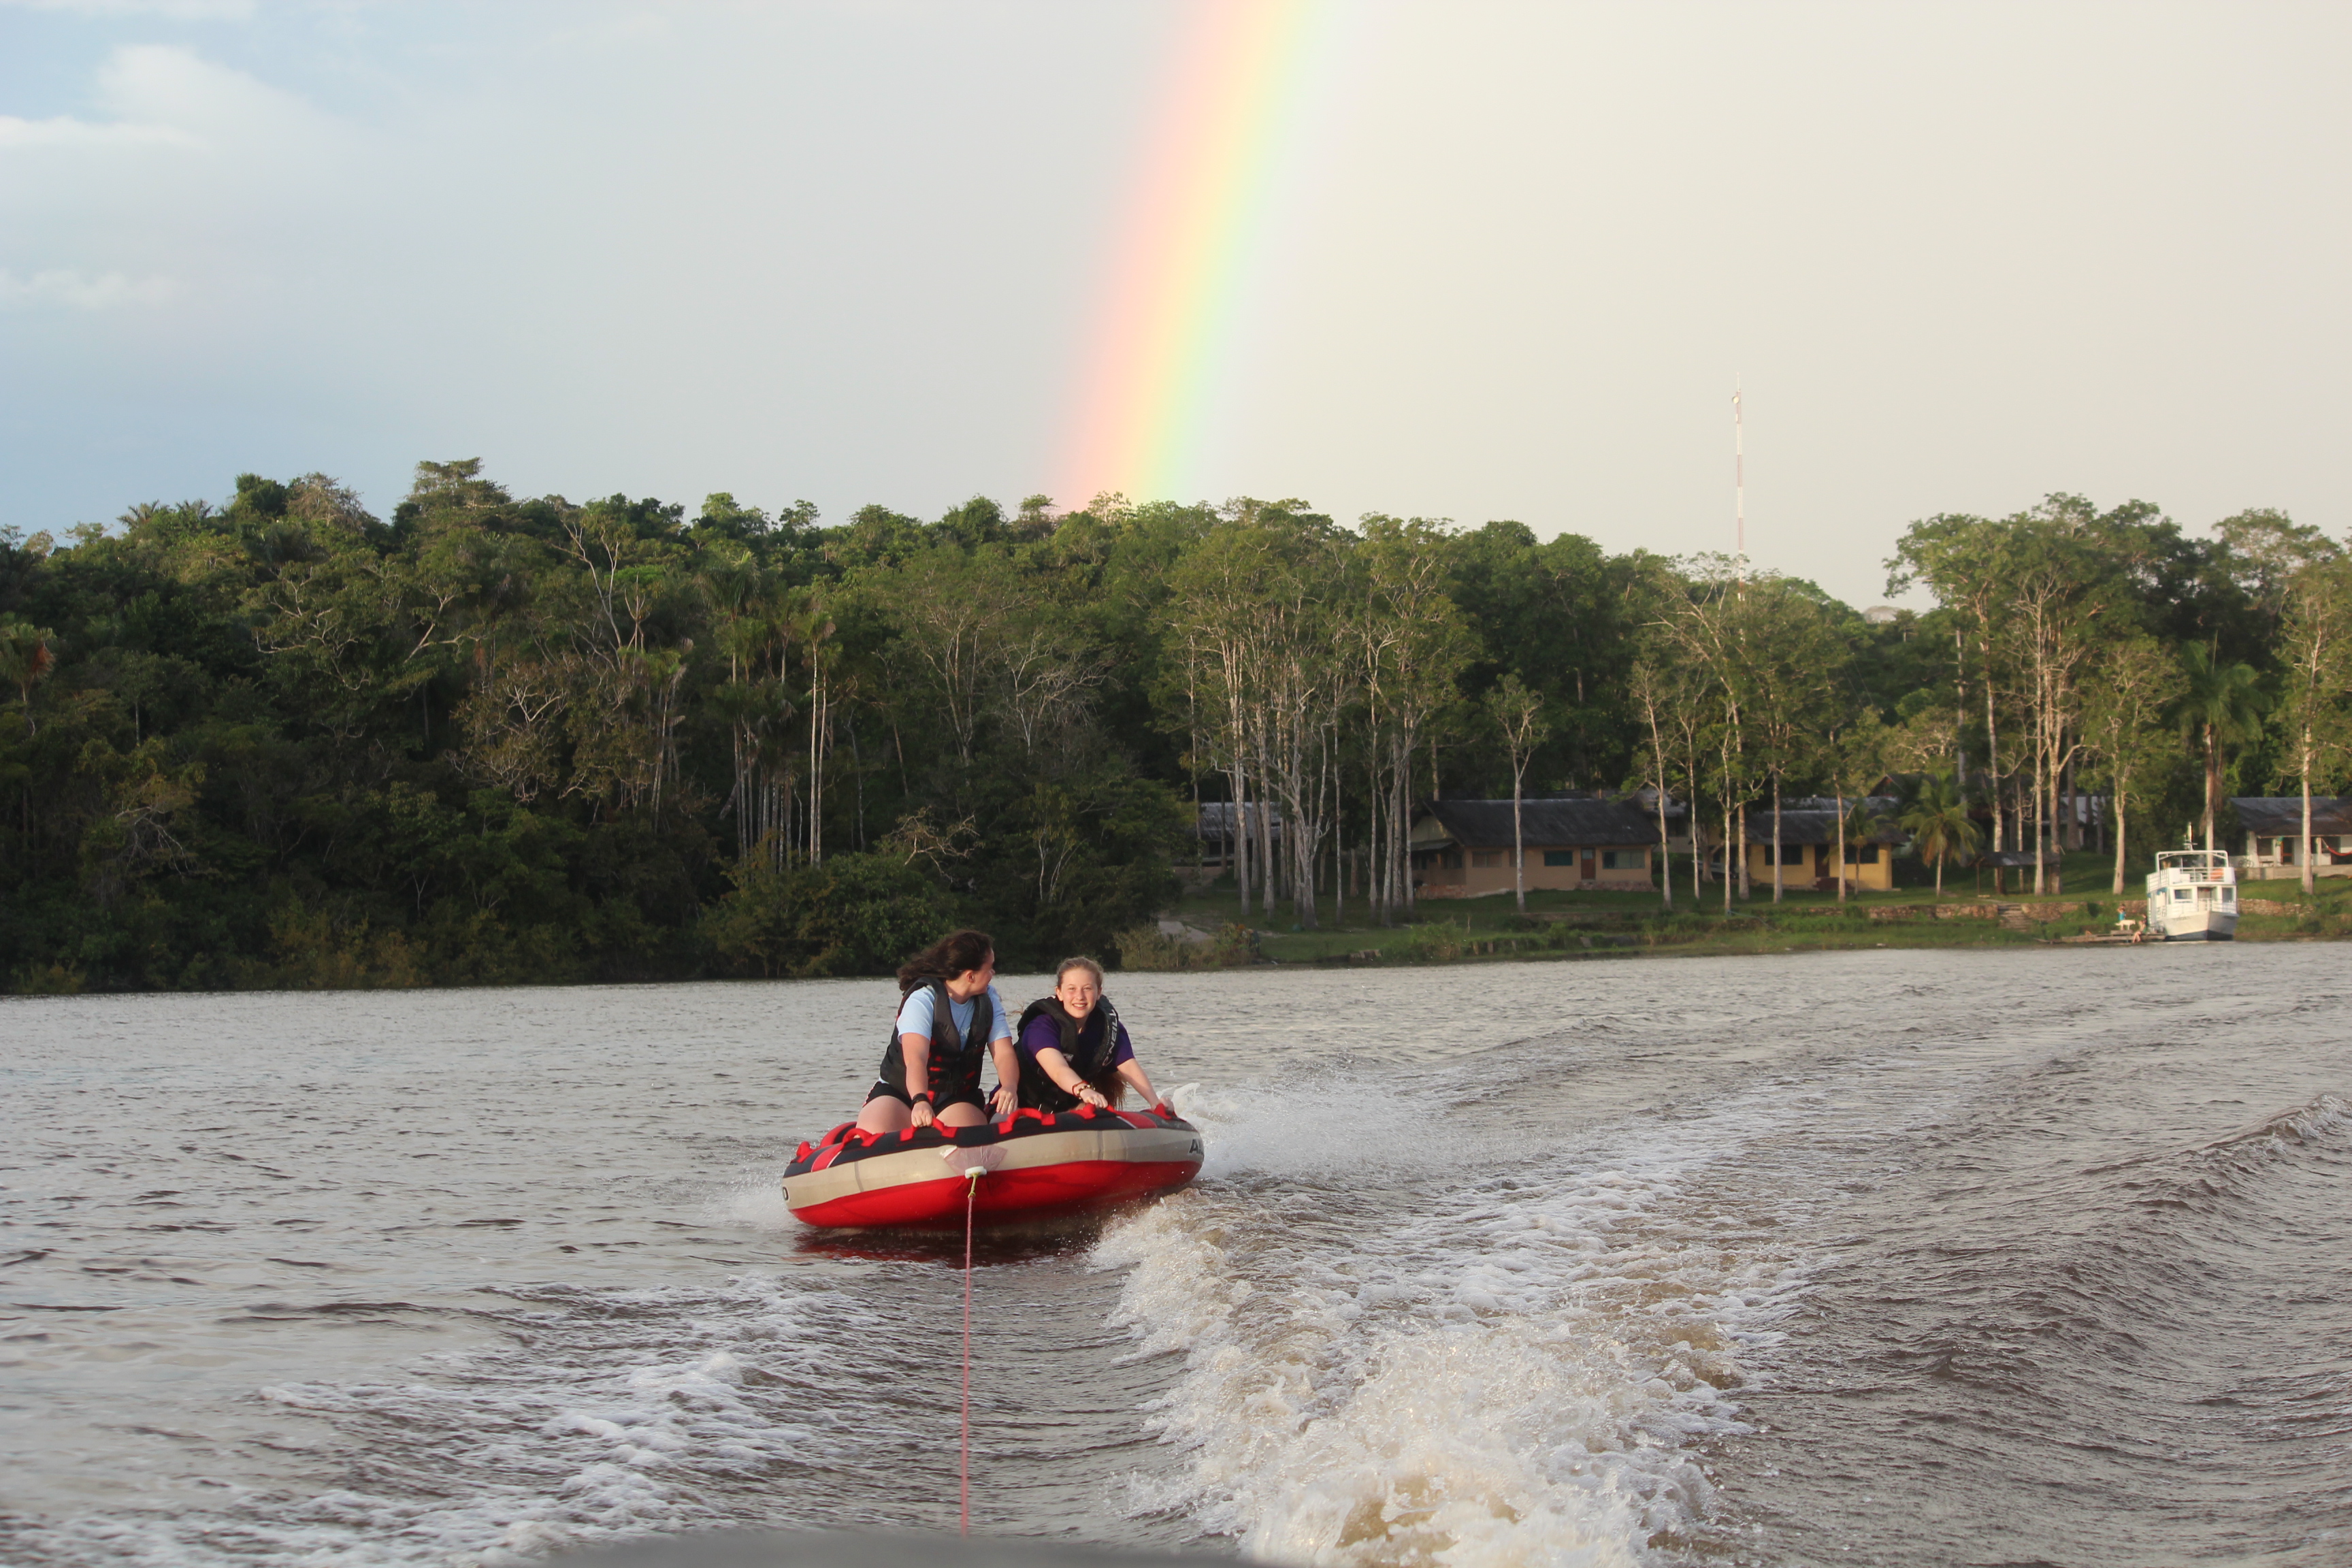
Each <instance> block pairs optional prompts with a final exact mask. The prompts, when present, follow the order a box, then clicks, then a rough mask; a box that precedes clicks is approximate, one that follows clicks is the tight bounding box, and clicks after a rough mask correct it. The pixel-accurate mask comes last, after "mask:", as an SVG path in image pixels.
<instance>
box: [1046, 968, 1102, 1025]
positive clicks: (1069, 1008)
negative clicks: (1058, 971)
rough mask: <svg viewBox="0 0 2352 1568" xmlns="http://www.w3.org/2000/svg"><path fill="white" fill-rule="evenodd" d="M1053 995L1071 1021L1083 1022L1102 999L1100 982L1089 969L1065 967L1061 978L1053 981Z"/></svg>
mask: <svg viewBox="0 0 2352 1568" xmlns="http://www.w3.org/2000/svg"><path fill="white" fill-rule="evenodd" d="M1054 995H1055V1000H1057V1001H1059V1002H1060V1003H1061V1004H1062V1011H1063V1012H1065V1013H1067V1014H1068V1015H1069V1016H1070V1017H1071V1019H1072V1021H1073V1022H1076V1023H1080V1024H1083V1023H1085V1022H1086V1021H1087V1015H1088V1014H1089V1013H1092V1012H1093V1011H1094V1010H1095V1004H1096V1003H1097V1002H1099V1001H1101V1000H1102V982H1101V981H1099V980H1097V979H1096V978H1095V974H1094V971H1093V970H1091V969H1066V970H1064V971H1063V972H1062V978H1061V979H1059V980H1057V981H1055V983H1054Z"/></svg>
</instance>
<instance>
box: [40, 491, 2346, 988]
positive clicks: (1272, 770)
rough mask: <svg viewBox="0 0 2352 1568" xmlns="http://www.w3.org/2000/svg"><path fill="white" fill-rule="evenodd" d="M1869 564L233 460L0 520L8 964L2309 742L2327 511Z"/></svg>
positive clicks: (118, 963)
mask: <svg viewBox="0 0 2352 1568" xmlns="http://www.w3.org/2000/svg"><path fill="white" fill-rule="evenodd" d="M1889 565H1890V568H1891V569H1892V570H1893V572H1894V573H1895V577H1896V578H1897V579H1898V580H1916V581H1917V582H1920V583H1922V584H1925V585H1926V586H1927V588H1928V589H1929V590H1931V591H1932V593H1933V594H1934V595H1935V596H1936V598H1937V601H1938V605H1939V607H1938V608H1937V609H1935V610H1933V611H1931V612H1929V613H1927V614H1926V615H1920V616H1913V615H1910V614H1907V613H1906V614H1904V615H1900V616H1895V617H1892V618H1891V619H1890V618H1885V617H1880V618H1877V619H1872V618H1869V617H1865V616H1862V615H1860V614H1858V613H1857V612H1855V611H1854V610H1853V609H1852V608H1849V607H1848V606H1846V605H1842V604H1839V603H1837V602H1835V601H1834V600H1832V599H1831V598H1830V597H1828V596H1827V595H1823V594H1822V593H1821V592H1820V591H1818V590H1817V589H1815V588H1813V587H1811V585H1810V584H1804V583H1801V582H1797V581H1794V580H1790V579H1786V578H1781V577H1778V576H1775V575H1773V574H1769V573H1766V572H1759V571H1755V570H1752V569H1750V568H1748V566H1747V565H1746V564H1745V563H1735V562H1731V561H1727V560H1721V559H1706V560H1695V561H1694V560H1686V561H1679V562H1671V561H1666V560H1664V559H1661V558H1658V557H1655V556H1652V555H1647V554H1643V553H1640V552H1636V553H1634V554H1631V555H1622V556H1611V555H1608V554H1607V553H1605V552H1602V551H1601V549H1600V548H1599V547H1597V546H1596V545H1595V544H1593V543H1592V542H1591V541H1590V540H1588V539H1585V538H1582V537H1580V536H1577V535H1574V534H1563V535H1561V536H1559V537H1558V538H1555V539H1552V540H1549V541H1540V542H1539V541H1538V540H1537V539H1536V537H1535V536H1534V534H1533V533H1532V531H1529V530H1528V529H1527V528H1525V527H1523V526H1521V525H1520V524H1517V523H1515V522H1493V523H1488V524H1486V526H1484V527H1481V528H1475V529H1458V528H1455V527H1454V526H1452V525H1451V524H1448V523H1444V522H1436V521H1426V520H1419V519H1398V518H1391V517H1383V516H1369V517H1366V518H1364V519H1361V520H1360V522H1359V524H1358V525H1357V526H1355V527H1353V528H1348V527H1342V526H1340V525H1339V524H1336V523H1335V522H1334V521H1332V520H1331V519H1329V518H1327V517H1324V516H1321V515H1318V514H1317V513H1315V512H1314V511H1312V510H1310V509H1308V508H1307V506H1306V505H1305V504H1304V503H1301V502H1297V501H1280V502H1258V501H1249V500H1244V501H1236V502H1231V503H1228V504H1226V505H1224V506H1221V507H1209V506H1179V505H1172V504H1150V505H1129V504H1128V503H1126V502H1125V501H1124V500H1119V499H1118V498H1116V497H1112V498H1103V499H1100V500H1097V501H1096V502H1095V503H1094V504H1093V505H1091V506H1089V507H1087V508H1085V509H1083V510H1075V511H1067V512H1057V511H1055V510H1054V509H1053V508H1052V507H1051V505H1050V503H1048V502H1047V501H1046V500H1045V498H1043V497H1035V498H1032V499H1031V500H1028V501H1026V502H1024V504H1023V505H1022V506H1021V507H1020V508H1019V509H1018V510H1014V511H1012V512H1008V511H1006V510H1004V509H1003V508H1002V507H1000V506H999V505H997V504H996V503H994V502H992V501H988V500H972V501H971V502H969V503H967V504H966V505H964V506H962V507H960V508H958V509H956V510H952V511H950V512H949V513H948V514H946V515H945V516H943V517H940V518H938V519H936V520H932V521H921V520H918V519H916V518H911V517H905V516H901V515H898V514H897V513H894V512H891V511H889V510H886V509H884V508H881V507H867V508H866V509H865V510H861V511H859V512H857V513H856V515H854V516H852V517H851V518H849V519H848V520H846V521H844V522H842V523H841V524H839V525H837V526H832V527H827V526H823V525H822V524H821V522H820V520H819V519H818V516H817V514H816V511H815V509H814V508H812V507H810V506H807V505H805V504H802V505H797V506H793V507H790V508H786V509H784V510H782V511H780V512H775V513H770V512H767V511H763V510H758V509H755V508H751V507H747V506H743V505H740V504H738V503H737V502H736V501H735V500H734V499H733V498H732V497H731V496H729V495H725V494H719V495H713V496H710V497H709V498H708V499H707V500H705V501H704V502H703V504H702V506H701V507H700V509H699V510H697V511H696V512H694V513H693V514H692V515H690V516H689V515H688V511H687V509H685V508H684V507H682V506H677V505H666V504H663V503H661V502H657V501H654V500H629V499H627V498H625V497H621V496H615V497H613V498H611V499H609V500H597V501H591V502H589V503H586V504H584V505H577V504H573V503H572V502H569V501H567V500H563V499H562V498H561V497H554V496H550V497H544V498H540V499H535V500H519V499H516V498H515V497H513V496H511V495H509V493H508V492H507V491H506V490H505V489H502V488H501V487H500V486H499V485H498V484H497V483H495V482H494V481H492V480H491V479H488V478H486V477H484V475H483V473H482V472H481V467H480V464H479V463H478V462H477V461H472V460H467V461H458V462H446V463H424V464H420V465H419V466H418V468H417V474H416V479H415V487H414V489H412V490H411V491H410V493H409V495H408V497H407V499H405V500H403V501H402V502H401V503H400V504H399V505H398V506H397V507H396V508H395V509H394V511H393V514H392V516H391V518H390V519H389V520H388V521H386V520H383V519H379V518H377V517H374V516H372V515H370V514H369V513H368V512H367V511H366V510H364V509H363V508H362V505H361V504H360V502H359V500H358V499H357V498H356V497H355V496H353V495H352V493H351V492H350V491H349V490H348V489H344V488H343V487H341V486H340V485H339V484H337V483H336V482H335V481H333V480H331V479H326V478H324V477H322V476H320V475H315V474H313V475H309V476H305V477H303V478H300V479H292V480H289V481H284V482H280V481H277V480H272V479H262V478H258V477H256V476H252V475H247V476H244V477H242V478H240V479H238V480H237V481H236V494H235V496H234V497H233V498H232V499H231V500H228V502H227V503H226V505H224V506H215V505H212V504H209V503H206V502H203V501H192V502H184V503H181V504H178V505H162V504H150V505H142V506H137V507H133V508H132V509H131V510H130V511H128V512H127V513H125V514H124V515H123V516H122V517H121V519H120V520H119V521H118V523H117V524H115V525H113V526H101V525H96V524H84V525H81V526H79V527H77V528H75V529H73V530H71V531H70V534H69V537H68V540H66V541H65V542H58V541H56V540H53V539H52V538H50V537H49V536H47V535H46V534H34V535H32V536H31V537H29V538H27V537H26V536H25V535H24V534H23V533H22V532H21V531H17V530H13V529H11V530H0V677H5V685H0V695H5V699H6V706H5V708H0V810H5V817H6V820H5V826H0V855H5V864H0V889H5V908H0V977H4V978H5V984H7V986H8V987H9V988H11V989H15V990H20V991H26V990H72V989H81V988H91V989H110V988H145V987H221V986H262V985H365V984H480V983H504V982H528V981H552V980H625V979H658V978H673V977H682V976H692V975H780V974H794V975H807V974H840V973H876V972H878V971H880V970H882V969H884V968H886V967H887V966H888V965H890V964H892V963H895V962H896V961H897V960H898V958H899V957H900V956H901V955H902V954H903V953H905V952H908V950H910V949H911V948H913V947H915V946H916V945H918V944H919V942H922V941H924V940H927V939H928V938H929V936H931V935H933V934H935V933H936V932H937V931H939V930H940V928H942V927H944V926H946V925H948V924H950V923H951V922H971V923H976V924H979V925H982V926H983V927H985V928H986V929H988V930H990V931H993V932H994V933H996V935H997V937H998V940H999V942H1000V944H1001V946H1002V949H1003V954H1004V958H1005V960H1006V962H1007V963H1008V964H1014V963H1041V962H1044V961H1047V960H1050V959H1051V958H1053V957H1055V956H1058V955H1060V954H1061V953H1064V952H1071V951H1094V952H1102V953H1104V954H1106V955H1107V956H1110V957H1113V958H1114V959H1115V958H1116V955H1117V949H1118V940H1119V934H1120V933H1121V932H1122V931H1129V930H1131V929H1134V928H1136V927H1137V926H1138V925H1139V923H1140V922H1143V921H1147V920H1149V918H1150V916H1151V915H1152V914H1153V913H1154V912H1155V911H1156V910H1160V909H1162V908H1164V907H1166V904H1167V902H1168V900H1170V899H1171V897H1172V895H1173V893H1174V891H1175V888H1176V882H1175V877H1174V868H1175V867H1176V866H1177V865H1179V864H1181V863H1182V862H1184V861H1186V860H1189V859H1190V858H1192V855H1193V848H1192V846H1193V839H1192V821H1193V812H1194V806H1195V805H1196V803H1198V802H1201V801H1226V800H1242V801H1245V802H1265V803H1270V804H1272V805H1274V806H1275V807H1276V809H1277V811H1278V812H1279V814H1280V817H1281V819H1282V821H1283V822H1284V824H1285V826H1286V831H1285V832H1284V834H1283V835H1282V836H1281V837H1280V838H1279V839H1275V838H1272V837H1265V838H1262V839H1260V840H1258V841H1256V842H1255V843H1254V844H1251V845H1246V846H1244V850H1243V853H1242V858H1241V865H1240V885H1239V886H1238V887H1237V888H1236V889H1235V893H1234V897H1235V899H1236V912H1237V913H1239V912H1241V911H1242V910H1254V911H1255V913H1256V915H1257V916H1258V917H1261V918H1263V917H1268V916H1272V915H1273V912H1274V910H1275V909H1276V904H1277V902H1278V903H1279V905H1280V907H1281V911H1282V912H1281V915H1280V917H1279V918H1281V919H1284V920H1286V921H1293V922H1296V923H1299V924H1302V925H1306V926H1313V925H1314V924H1315V923H1316V922H1317V921H1318V920H1328V919H1329V918H1330V917H1329V913H1328V900H1330V899H1331V898H1332V897H1333V896H1334V895H1335V893H1337V894H1339V895H1341V896H1343V897H1345V898H1346V899H1347V900H1349V902H1348V904H1347V905H1346V914H1347V917H1348V918H1349V919H1350V920H1361V919H1365V918H1370V919H1373V920H1377V921H1404V920H1408V919H1410V918H1411V914H1412V875H1411V870H1410V861H1409V858H1408V856H1407V854H1406V851H1405V847H1404V842H1403V840H1404V830H1405V828H1406V826H1407V825H1408V824H1409V821H1410V816H1411V812H1412V804H1413V802H1415V801H1416V800H1419V799H1421V798H1423V797H1424V796H1426V795H1429V794H1431V793H1433V792H1441V793H1445V794H1481V795H1507V794H1509V793H1510V791H1511V790H1512V788H1513V787H1514V784H1515V782H1516V783H1517V784H1519V785H1520V786H1521V787H1523V788H1524V789H1526V790H1527V791H1528V792H1530V793H1535V792H1552V791H1566V790H1579V789H1596V788H1601V789H1622V788H1628V787H1638V786H1641V785H1643V784H1664V787H1665V789H1666V790H1667V791H1668V792H1669V794H1670V795H1672V796H1673V797H1675V798H1676V799H1680V800H1689V801H1692V802H1694V803H1695V805H1696V811H1695V813H1694V815H1695V816H1696V817H1697V818H1698V819H1699V820H1700V821H1701V822H1702V823H1703V824H1706V823H1714V824H1719V825H1722V826H1730V825H1731V824H1733V823H1734V822H1736V819H1737V814H1738V812H1740V811H1743V810H1750V809H1754V808H1755V807H1757V806H1759V805H1762V804H1764V803H1766V802H1768V801H1769V799H1770V798H1771V797H1772V796H1773V795H1775V794H1776V793H1777V792H1785V791H1800V790H1801V791H1811V790H1816V789H1832V788H1835V789H1839V790H1842V791H1849V792H1850V791H1853V790H1856V789H1859V788H1861V787H1863V786H1864V784H1868V783H1869V782H1871V781H1872V780H1873V779H1874V778H1875V777H1877V776H1878V775H1879V774H1880V773H1884V772H1888V771H1893V772H1896V773H1908V774H1914V775H1921V776H1936V777H1940V778H1942V779H1943V780H1944V781H1945V783H1946V784H1948V786H1949V787H1950V788H1952V789H1955V790H1957V791H1959V792H1961V793H1962V794H1964V795H1969V797H1971V798H1974V799H1975V800H1977V801H1978V802H1979V815H1980V816H1981V815H1982V813H1983V810H1984V809H1985V808H1986V807H1988V806H1989V807H1990V809H1991V811H1992V813H1993V823H1994V826H1995V828H1996V831H1997V832H1998V834H1999V842H2001V843H2004V844H2011V845H2014V844H2021V843H2030V842H2032V836H2033V835H2035V834H2036V833H2038V832H2043V831H2048V830H2050V827H2049V825H2053V824H2058V823H2061V822H2062V821H2066V820H2070V817H2069V814H2068V813H2067V812H2066V811H2065V810H2063V806H2062V804H2061V803H2062V801H2063V797H2064V795H2065V794H2066V793H2067V792H2074V791H2080V790H2085V789H2097V790H2102V791H2108V790H2112V791H2115V792H2117V793H2120V794H2121V795H2123V797H2124V799H2125V801H2126V805H2128V807H2129V810H2130V814H2131V815H2130V817H2129V820H2131V821H2132V822H2133V824H2134V831H2135V832H2141V831H2145V832H2147V833H2153V834H2157V835H2161V836H2169V835H2171V834H2173V833H2175V832H2177V831H2178V830H2179V828H2180V827H2181V826H2182V825H2183V824H2184V823H2186V822H2188V821H2189V820H2190V819H2192V818H2193V817H2196V816H2199V814H2200V812H2201V811H2202V809H2203V805H2204V801H2205V799H2206V797H2207V795H2208V793H2209V792H2210V791H2212V790H2218V791H2220V792H2221V794H2224V795H2226V794H2227V793H2229V792H2230V791H2231V790H2232V789H2235V790H2237V791H2239V792H2240V793H2244V792H2245V791H2246V790H2248V789H2252V788H2262V787H2266V786H2268V785H2270V784H2273V783H2274V782H2276V781H2278V780H2281V779H2292V778H2300V777H2301V776H2302V774H2303V773H2304V772H2305V770H2306V769H2309V770H2312V771H2313V773H2314V776H2315V778H2318V779H2320V780H2321V782H2323V783H2324V782H2326V781H2327V780H2330V779H2332V777H2333V776H2334V773H2335V771H2336V768H2337V766H2338V763H2339V762H2340V759H2341V743H2340V727H2339V726H2338V724H2337V723H2336V719H2335V717H2334V715H2335V714H2336V712H2337V710H2338V708H2339V706H2340V702H2339V699H2340V698H2341V697H2342V695H2343V692H2344V689H2345V688H2346V686H2347V677H2346V673H2345V669H2344V668H2343V666H2344V660H2343V659H2342V658H2341V657H2340V654H2339V650H2338V649H2337V647H2336V639H2337V638H2338V637H2340V635H2341V634H2340V631H2339V630H2338V627H2337V622H2338V621H2339V620H2340V619H2341V617H2342V616H2343V609H2342V606H2343V604H2344V602H2345V598H2346V594H2345V589H2344V586H2343V578H2344V573H2345V567H2344V564H2343V562H2342V560H2341V558H2340V555H2339V552H2337V551H2336V548H2335V547H2334V546H2333V545H2332V544H2331V543H2329V542H2326V540H2324V539H2323V538H2321V537H2320V536H2319V535H2318V534H2317V533H2316V532H2315V531H2312V530H2309V529H2305V528H2299V527H2297V526H2295V525H2294V524H2293V523H2291V522H2290V521H2287V520H2286V519H2285V518H2284V517H2283V516H2280V515H2278V514H2275V513H2268V512H2250V513H2246V514H2243V515H2242V516H2241V517H2238V518H2234V519H2231V520H2230V521H2227V522H2225V523H2223V524H2221V526H2220V527H2219V528H2218V530H2217V531H2216V537H2214V538H2212V539H2210V540H2200V539H2192V538H2190V537H2189V536H2187V535H2186V534H2184V533H2183V532H2182V531H2181V530H2179V528H2178V527H2177V526H2176V525H2174V524H2173V523H2171V522H2170V521H2168V520H2166V519H2164V518H2163V517H2162V516H2160V515H2159V514H2158V512H2157V510H2156V509H2154V508H2152V507H2147V506H2145V505H2141V504H2137V503H2135V504H2132V505H2128V506H2125V507H2121V508H2117V509H2115V510H2106V511H2101V510H2097V509H2095V508H2094V507H2092V506H2091V505H2090V504H2089V503H2087V502H2084V501H2082V500H2078V499H2076V498H2072V497H2053V498H2052V499H2051V500H2049V501H2047V502H2045V503H2043V505H2042V506H2041V507H2039V508H2036V509H2034V510H2032V511H2029V512H2026V513H2021V514H2019V515H2018V516H2016V517H2011V518H2005V519H1998V520H1992V519H1979V518H1963V517H1942V518H1936V519H1931V520H1927V521H1923V522H1919V523H1915V524H1913V525H1912V527H1911V529H1910V530H1909V531H1908V532H1907V533H1906V534H1905V535H1904V536H1903V538H1902V540H1901V542H1900V547H1899V549H1898V550H1897V552H1895V558H1894V560H1893V561H1892V562H1890V563H1889ZM1254 820H1255V821H1258V822H1263V821H1265V814H1263V813H1260V814H1257V815H1256V816H1255V818H1254ZM1717 831H1718V833H1719V831H1720V828H1718V830H1717ZM2054 831H2055V833H2056V835H2057V836H2058V837H2066V829H2065V828H2063V827H2059V828H2056V829H2055V830H2054Z"/></svg>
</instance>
